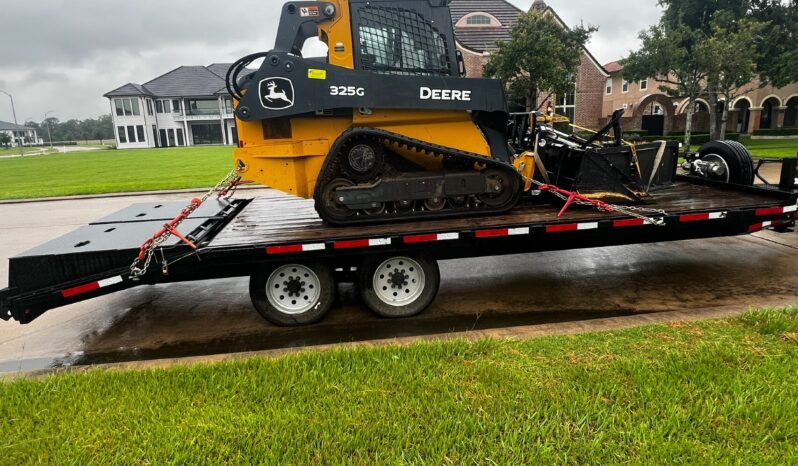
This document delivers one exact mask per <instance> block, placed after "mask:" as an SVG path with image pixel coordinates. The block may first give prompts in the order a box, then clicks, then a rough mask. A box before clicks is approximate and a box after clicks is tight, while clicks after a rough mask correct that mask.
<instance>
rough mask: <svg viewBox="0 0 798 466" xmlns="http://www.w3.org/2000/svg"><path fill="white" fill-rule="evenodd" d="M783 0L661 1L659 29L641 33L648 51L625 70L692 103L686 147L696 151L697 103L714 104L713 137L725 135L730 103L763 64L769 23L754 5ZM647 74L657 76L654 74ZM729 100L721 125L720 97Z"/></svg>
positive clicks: (711, 114)
mask: <svg viewBox="0 0 798 466" xmlns="http://www.w3.org/2000/svg"><path fill="white" fill-rule="evenodd" d="M752 1H753V2H755V3H756V2H759V3H767V4H770V3H773V2H777V0H660V2H659V3H660V5H662V6H664V7H665V11H664V13H663V15H662V18H661V19H660V22H659V24H658V25H657V26H655V27H654V28H651V29H650V30H648V31H644V32H643V33H641V35H640V38H641V39H642V40H643V47H642V48H641V50H639V51H638V52H634V53H632V54H631V55H630V56H629V57H628V59H627V61H626V63H625V68H624V72H625V74H627V75H629V76H631V79H645V78H646V77H648V76H661V77H662V78H657V80H659V81H660V82H662V83H664V84H670V85H672V86H673V88H672V89H663V90H666V91H667V92H668V93H669V94H671V95H674V94H676V95H681V96H685V97H687V99H688V107H687V124H686V130H685V146H687V148H688V149H687V150H689V147H690V139H691V134H692V124H693V113H694V111H695V101H696V99H697V98H698V97H699V96H702V95H704V96H706V97H707V99H708V100H709V104H710V105H709V107H710V108H709V110H710V112H709V118H710V136H711V138H712V139H718V136H719V134H720V137H721V138H723V137H725V127H726V121H727V119H728V105H729V104H730V103H731V100H732V99H733V98H734V97H735V96H737V95H739V94H741V93H743V92H745V91H744V90H743V87H744V86H746V85H748V83H750V82H751V81H752V80H753V79H754V78H755V76H756V74H757V65H758V64H764V63H767V61H763V60H761V53H760V50H759V48H760V44H761V40H759V38H760V34H761V33H762V31H763V28H764V23H763V22H762V21H761V20H759V19H758V18H756V17H755V15H753V13H752V11H753V10H752V3H751V2H752ZM647 73H651V74H648V75H647ZM721 97H724V98H725V100H724V104H723V107H724V108H723V111H722V113H721V115H722V116H721V121H720V124H718V112H717V108H718V107H719V105H718V104H719V102H720V98H721Z"/></svg>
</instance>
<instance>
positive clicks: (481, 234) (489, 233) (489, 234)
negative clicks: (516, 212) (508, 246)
mask: <svg viewBox="0 0 798 466" xmlns="http://www.w3.org/2000/svg"><path fill="white" fill-rule="evenodd" d="M509 234H510V230H508V229H507V228H502V229H499V230H480V231H478V232H476V237H477V238H496V237H498V236H508V235H509Z"/></svg>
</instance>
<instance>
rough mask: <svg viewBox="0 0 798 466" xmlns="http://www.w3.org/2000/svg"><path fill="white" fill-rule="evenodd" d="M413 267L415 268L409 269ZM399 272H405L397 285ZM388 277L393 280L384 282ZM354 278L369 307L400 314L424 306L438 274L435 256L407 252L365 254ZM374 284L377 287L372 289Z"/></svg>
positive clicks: (431, 296)
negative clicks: (407, 253) (379, 254)
mask: <svg viewBox="0 0 798 466" xmlns="http://www.w3.org/2000/svg"><path fill="white" fill-rule="evenodd" d="M416 267H418V270H411V269H415V268H416ZM391 271H395V275H394V276H393V277H390V275H388V274H390V273H391ZM380 272H383V273H380ZM385 272H387V274H386V273H385ZM400 274H401V275H404V276H405V281H404V282H403V284H401V285H400V284H399V283H398V282H399V281H400V280H398V278H401V277H399V276H398V275H400ZM411 276H412V277H419V276H422V277H423V280H418V278H416V279H415V280H416V281H413V279H412V278H410V277H411ZM380 277H382V278H380ZM391 278H393V279H394V282H392V283H388V281H389V280H391ZM358 281H359V283H358V284H359V287H358V288H359V290H360V296H361V298H362V299H363V302H365V303H366V306H368V308H369V309H371V310H372V311H374V313H375V314H377V315H378V316H380V317H387V318H401V317H412V316H415V315H418V314H420V313H421V312H423V311H424V310H425V309H427V308H428V307H429V306H430V304H432V302H433V301H434V300H435V297H436V296H437V295H438V288H439V287H440V281H441V278H440V270H439V269H438V263H437V262H436V261H435V260H432V259H430V258H428V257H426V256H423V255H415V254H411V255H402V256H372V257H368V258H367V259H366V260H365V261H363V264H362V265H361V267H360V272H359V280H358ZM380 281H382V285H380ZM375 282H376V284H375ZM375 286H376V287H378V289H376V290H375ZM389 297H390V298H389ZM389 300H394V302H393V303H391V302H389Z"/></svg>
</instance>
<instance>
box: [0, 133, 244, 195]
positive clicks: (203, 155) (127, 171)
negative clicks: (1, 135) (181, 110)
mask: <svg viewBox="0 0 798 466" xmlns="http://www.w3.org/2000/svg"><path fill="white" fill-rule="evenodd" d="M232 153H233V148H232V147H224V146H221V147H188V148H176V147H175V148H164V149H139V150H97V151H87V152H77V153H68V154H60V155H59V154H53V155H39V156H34V157H30V158H27V159H26V158H9V159H0V199H25V198H34V197H52V196H70V195H77V194H98V193H117V192H128V191H151V190H159V189H182V188H201V187H209V186H213V185H214V184H216V183H217V182H218V181H219V180H220V179H221V178H222V177H223V176H224V175H225V174H227V173H228V172H229V171H230V170H231V169H232V168H233V162H232Z"/></svg>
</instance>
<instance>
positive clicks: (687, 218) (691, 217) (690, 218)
mask: <svg viewBox="0 0 798 466" xmlns="http://www.w3.org/2000/svg"><path fill="white" fill-rule="evenodd" d="M701 220H709V214H688V215H682V216H680V217H679V221H680V222H699V221H701Z"/></svg>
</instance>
